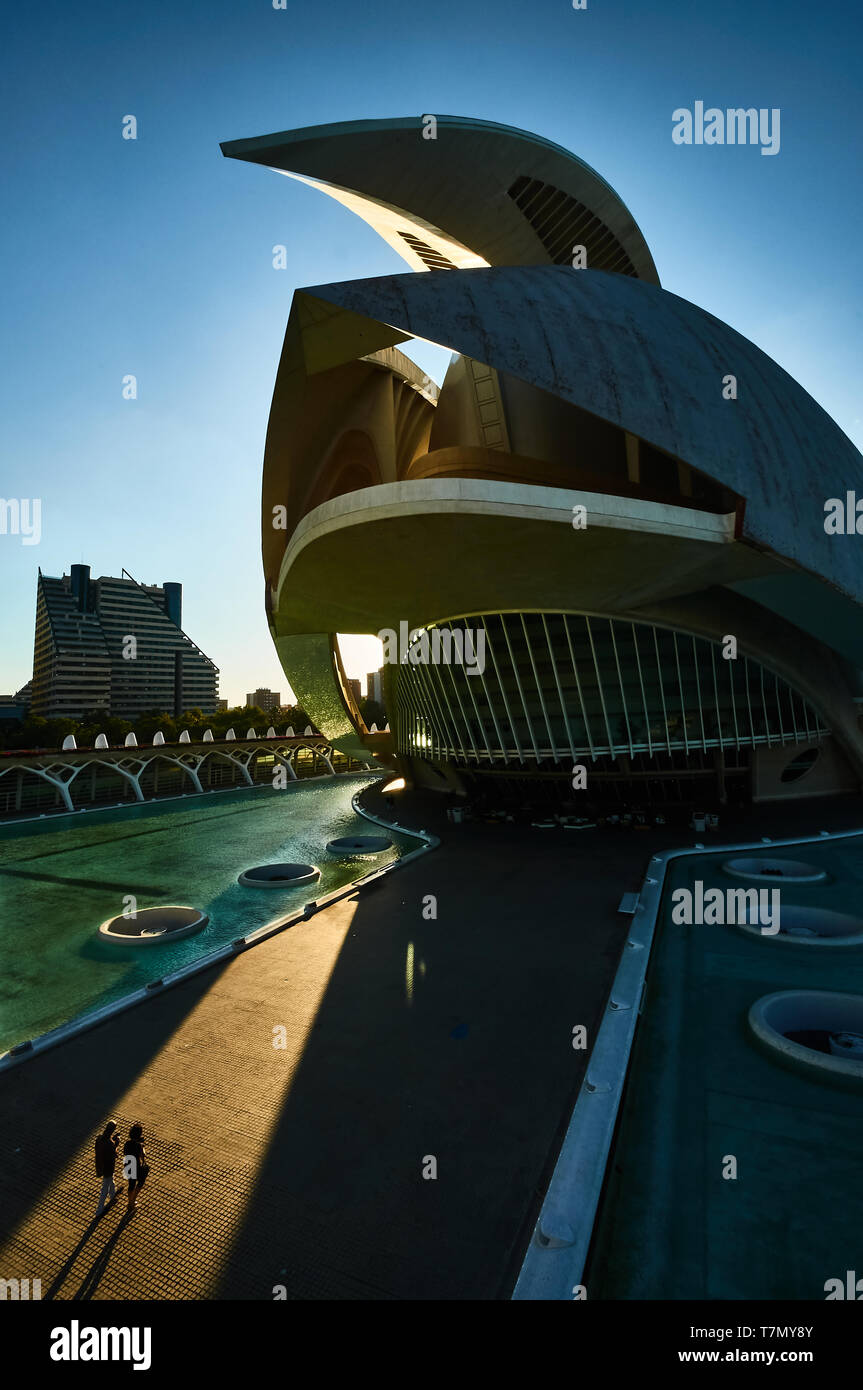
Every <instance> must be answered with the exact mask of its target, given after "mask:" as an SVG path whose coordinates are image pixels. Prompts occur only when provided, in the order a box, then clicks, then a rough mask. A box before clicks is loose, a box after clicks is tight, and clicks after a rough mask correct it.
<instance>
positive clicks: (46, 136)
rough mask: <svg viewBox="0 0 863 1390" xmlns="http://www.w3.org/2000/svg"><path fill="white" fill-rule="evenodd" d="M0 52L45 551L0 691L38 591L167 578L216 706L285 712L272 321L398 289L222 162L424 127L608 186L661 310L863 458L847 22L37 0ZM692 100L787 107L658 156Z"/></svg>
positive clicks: (12, 431)
mask: <svg viewBox="0 0 863 1390" xmlns="http://www.w3.org/2000/svg"><path fill="white" fill-rule="evenodd" d="M4 39H5V43H4V48H5V53H4V84H3V85H4V91H3V93H2V97H0V104H2V105H0V109H2V117H3V137H4V138H3V185H4V194H5V196H4V200H3V202H4V212H3V214H2V224H0V249H2V256H3V267H4V272H5V274H4V281H5V288H4V299H5V306H4V307H5V312H4V314H3V326H2V361H0V367H2V371H0V396H2V399H0V430H2V454H0V459H2V464H0V496H2V497H7V498H8V497H40V498H41V499H42V515H43V519H42V540H41V543H40V544H39V545H38V546H23V545H22V544H21V541H20V538H19V537H13V536H0V594H2V600H0V691H4V692H5V691H10V690H13V689H15V688H17V687H18V686H20V685H22V684H23V683H24V681H25V680H27V679H28V678H29V676H30V674H31V669H32V642H33V619H34V608H35V586H36V570H37V566H38V565H41V566H42V569H43V570H44V571H45V572H46V573H48V574H61V573H63V571H64V570H68V568H69V565H70V564H72V563H74V562H76V561H80V560H84V561H85V562H86V563H88V564H90V565H91V566H92V569H93V573H94V574H95V575H99V574H119V573H120V570H121V567H122V566H125V567H126V568H127V569H128V570H130V571H131V573H132V574H133V575H135V577H136V578H138V579H140V580H141V581H144V582H148V583H161V582H163V581H164V580H167V579H175V580H180V581H182V583H183V586H184V601H185V610H184V625H185V627H186V629H187V631H188V632H189V634H190V635H191V636H192V638H193V639H194V640H195V641H196V642H197V643H198V644H199V645H200V646H201V647H202V648H203V650H204V651H206V652H207V653H208V655H209V656H211V657H212V658H213V660H214V661H215V662H216V663H217V665H218V666H219V667H220V668H221V671H222V681H221V693H222V695H223V696H226V697H228V699H229V700H230V701H231V702H232V703H233V702H234V701H236V700H239V699H241V698H243V697H244V695H245V692H246V690H248V689H253V688H254V687H256V686H258V685H269V686H272V687H273V688H275V689H279V690H283V691H284V690H285V689H286V688H287V686H286V681H285V679H284V676H283V675H282V673H281V669H280V667H279V664H278V661H277V660H276V657H275V653H274V651H273V649H272V645H271V642H270V638H269V633H268V631H267V626H266V622H265V619H264V609H263V583H262V577H261V565H260V554H259V486H260V473H261V459H262V454H263V445H264V435H265V430H266V424H267V415H268V411H269V405H270V396H271V392H272V387H273V381H274V377H275V371H276V365H277V362H278V357H279V352H280V348H281V342H282V337H283V334H284V329H285V323H286V321H287V317H288V312H289V309H290V302H291V295H292V292H293V290H294V288H295V287H297V286H302V285H314V284H320V283H324V282H327V281H333V280H348V279H353V278H359V277H363V276H367V275H385V274H389V273H399V272H403V271H404V270H405V266H404V263H403V262H402V261H401V260H400V259H399V258H398V257H397V256H396V254H395V252H393V251H391V250H390V249H389V248H388V247H387V246H386V245H385V244H384V243H383V242H381V241H379V240H378V238H377V237H376V236H375V234H374V233H373V232H372V231H371V230H370V229H369V228H367V227H366V226H365V224H364V223H362V222H361V221H360V220H359V219H358V218H355V217H353V216H352V215H351V214H350V213H349V212H347V211H346V210H345V209H344V208H341V207H339V206H338V205H337V204H335V203H333V202H332V201H331V200H329V199H327V198H324V197H322V196H321V195H319V194H316V193H315V191H314V190H312V189H309V188H306V187H304V186H302V185H301V184H297V183H295V182H294V181H292V180H290V179H285V178H282V177H280V176H278V175H277V174H274V173H272V172H271V171H269V170H265V169H261V168H258V167H255V166H252V165H243V164H240V163H237V162H235V161H231V160H225V159H223V157H222V155H221V153H220V151H219V141H220V140H232V139H238V138H240V137H245V136H253V135H259V134H264V133H268V132H271V131H278V130H286V129H291V128H293V127H297V126H305V125H316V124H320V123H325V122H328V121H339V120H352V119H359V118H363V117H383V116H400V115H409V114H416V115H419V114H421V113H423V112H432V113H439V114H449V115H465V116H474V117H480V118H484V119H488V120H495V121H500V122H503V123H505V124H509V125H514V126H520V127H523V128H525V129H528V130H531V131H535V132H537V133H538V134H541V135H544V136H546V137H548V138H549V139H551V140H553V141H555V142H557V143H558V144H561V145H564V146H565V147H567V148H569V149H571V150H573V151H574V152H575V153H577V154H578V155H580V156H581V157H582V158H583V159H585V160H587V162H588V163H590V164H592V165H593V166H594V167H595V168H596V169H597V170H598V171H599V172H600V173H601V174H602V175H603V176H604V177H605V178H606V179H607V180H608V181H609V183H611V184H612V185H613V186H614V187H615V188H616V189H617V191H618V192H619V193H620V195H621V196H622V197H623V199H624V200H625V202H626V203H627V204H628V205H629V207H630V209H631V210H632V212H633V214H634V216H635V217H636V220H637V221H638V222H639V224H640V226H641V229H642V231H643V232H644V234H645V236H646V238H647V241H648V243H649V244H650V246H651V249H652V251H653V254H654V258H655V260H656V263H657V266H658V268H659V272H660V276H661V277H662V281H663V284H664V286H665V288H666V289H669V290H672V291H673V292H674V293H676V294H680V295H683V296H684V297H685V298H687V299H691V300H694V301H695V302H696V303H698V304H700V305H702V306H703V307H705V308H706V309H708V310H710V311H711V312H713V313H715V314H717V315H719V316H720V317H722V318H724V319H725V320H726V321H727V322H729V323H730V324H732V325H733V326H734V327H735V328H736V329H738V330H739V331H740V332H741V333H743V334H745V335H746V336H747V337H749V338H751V339H752V340H753V341H754V342H756V343H757V344H758V345H759V346H760V347H762V348H763V349H764V350H765V351H766V352H768V353H769V354H770V355H771V356H773V357H774V358H776V360H777V361H779V362H780V363H781V364H782V366H783V367H785V368H786V370H788V371H789V372H790V373H791V374H792V375H793V376H795V377H796V378H797V379H798V380H799V381H800V382H801V383H802V384H803V385H804V386H805V387H806V388H807V390H809V391H810V392H811V393H812V395H813V396H814V397H815V398H816V400H818V401H819V402H820V403H821V404H822V405H823V406H824V407H825V409H826V410H828V411H829V412H830V414H831V415H833V417H834V418H835V419H836V421H837V422H838V424H839V425H840V426H841V427H842V429H844V430H845V431H846V433H847V434H849V435H850V437H851V438H852V439H853V440H854V442H855V443H856V444H857V446H858V447H860V446H861V444H863V426H861V417H863V408H861V404H860V367H861V337H863V319H861V306H863V294H861V278H860V269H859V260H860V253H861V232H860V228H861V222H863V216H861V214H863V195H861V168H863V159H861V143H863V142H862V141H861V132H863V120H861V115H860V107H859V100H860V80H859V73H860V61H861V47H863V43H861V40H863V16H861V12H860V10H859V6H858V3H857V2H856V0H844V3H843V0H840V3H836V4H831V5H814V4H811V3H802V0H790V3H779V2H778V0H775V2H774V3H768V2H767V0H727V2H726V3H724V4H715V5H709V4H707V3H695V0H661V3H659V4H649V3H637V0H627V3H619V0H588V8H587V10H585V11H574V10H573V9H572V6H571V3H570V0H531V3H529V4H528V3H519V4H515V3H512V0H503V3H499V2H498V0H474V3H473V4H471V3H465V2H464V0H458V2H457V3H456V2H455V0H435V3H434V4H431V5H422V4H420V5H414V6H409V5H406V4H404V0H400V2H399V3H394V2H393V0H370V3H368V4H366V5H362V6H360V5H356V4H352V5H349V4H346V3H344V0H330V3H328V4H309V3H306V2H305V0H288V8H287V10H274V9H273V8H272V4H271V0H184V3H182V4H180V3H176V0H150V3H148V4H146V5H130V6H125V5H118V4H116V3H111V4H101V3H95V4H88V5H86V6H73V5H69V4H68V3H56V0H48V3H45V4H39V5H37V6H33V7H31V8H30V9H29V12H26V13H25V10H24V7H23V6H21V7H19V13H18V15H17V16H14V15H13V14H12V13H9V14H8V15H7V18H6V33H5V35H4ZM696 100H704V102H705V103H706V105H708V106H709V105H715V106H718V107H721V108H725V107H728V106H734V107H736V106H746V107H748V106H755V107H759V108H760V107H768V108H773V107H779V108H780V109H781V113H782V115H781V136H782V143H781V151H780V153H779V154H778V155H776V156H775V157H765V156H762V155H761V154H760V153H759V150H758V148H757V147H734V146H725V147H720V146H715V147H713V146H711V147H708V146H702V147H696V146H692V147H686V146H678V145H675V144H674V143H673V142H672V140H671V128H672V122H671V113H672V111H673V110H674V108H676V107H680V106H689V107H691V106H692V104H693V103H694V102H695V101H696ZM127 114H134V115H135V116H136V117H137V120H138V139H137V141H135V142H132V141H126V140H123V139H122V138H121V122H122V118H123V116H125V115H127ZM276 243H282V244H284V245H285V246H286V247H287V249H288V269H287V270H284V271H276V270H274V269H273V268H272V257H271V248H272V246H273V245H274V244H276ZM427 360H428V361H431V360H432V359H431V358H428V359H427ZM424 364H425V362H424ZM126 373H134V374H135V375H136V376H137V378H138V386H139V398H138V400H137V401H134V402H131V401H124V400H123V399H122V397H121V380H122V377H123V376H124V375H125V374H126ZM837 482H838V483H840V484H841V482H842V480H841V479H840V480H837ZM354 673H356V674H358V673H359V671H358V670H357V671H355V672H354Z"/></svg>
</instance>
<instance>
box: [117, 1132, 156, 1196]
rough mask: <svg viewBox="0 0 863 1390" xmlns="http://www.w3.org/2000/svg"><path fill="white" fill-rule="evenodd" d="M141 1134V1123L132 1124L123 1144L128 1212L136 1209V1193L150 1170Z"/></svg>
mask: <svg viewBox="0 0 863 1390" xmlns="http://www.w3.org/2000/svg"><path fill="white" fill-rule="evenodd" d="M143 1134H144V1128H143V1125H132V1127H131V1129H130V1130H129V1138H128V1139H127V1140H126V1142H125V1144H124V1145H123V1176H124V1177H125V1178H127V1179H128V1182H129V1187H128V1196H129V1205H128V1207H127V1211H129V1212H133V1211H137V1210H138V1194H139V1193H140V1191H141V1188H142V1187H143V1186H144V1183H145V1182H146V1180H147V1174H148V1173H149V1171H150V1165H149V1163H148V1162H147V1150H146V1149H145V1148H144V1145H143V1144H142V1142H141V1140H142V1138H143Z"/></svg>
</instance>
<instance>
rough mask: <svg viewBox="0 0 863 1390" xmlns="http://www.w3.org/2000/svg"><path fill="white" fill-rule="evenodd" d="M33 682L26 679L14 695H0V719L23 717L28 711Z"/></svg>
mask: <svg viewBox="0 0 863 1390" xmlns="http://www.w3.org/2000/svg"><path fill="white" fill-rule="evenodd" d="M32 686H33V682H32V681H28V682H27V684H26V685H22V687H21V689H20V690H19V691H17V692H16V693H15V694H14V695H0V719H25V718H26V717H27V714H28V713H29V711H30V699H31V691H32Z"/></svg>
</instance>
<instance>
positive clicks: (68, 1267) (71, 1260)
mask: <svg viewBox="0 0 863 1390" xmlns="http://www.w3.org/2000/svg"><path fill="white" fill-rule="evenodd" d="M104 1214H105V1213H104V1211H103V1212H100V1213H99V1215H98V1216H94V1217H93V1219H92V1220H91V1222H90V1224H89V1226H88V1227H87V1229H86V1230H85V1232H84V1234H83V1235H82V1237H81V1239H80V1240H79V1241H78V1244H77V1245H76V1246H75V1249H74V1250H73V1251H72V1253H71V1255H69V1257H68V1258H67V1260H66V1262H65V1264H63V1266H62V1267H61V1268H60V1269H59V1270H58V1271H57V1274H56V1276H55V1278H54V1280H53V1282H52V1284H51V1287H50V1288H49V1289H48V1290H47V1292H46V1293H45V1294H44V1295H43V1302H45V1301H47V1300H48V1299H51V1298H56V1297H57V1295H58V1294H59V1292H60V1289H61V1288H62V1286H63V1283H64V1281H65V1280H66V1278H67V1276H68V1275H69V1274H71V1272H72V1270H73V1268H74V1265H75V1261H76V1260H77V1258H78V1256H79V1255H80V1253H81V1251H82V1250H83V1249H84V1246H85V1245H86V1244H87V1241H88V1240H89V1239H90V1237H91V1235H92V1234H93V1232H94V1231H95V1229H96V1227H97V1226H98V1224H99V1222H100V1221H101V1219H102V1217H103V1216H104Z"/></svg>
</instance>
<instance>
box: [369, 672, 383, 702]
mask: <svg viewBox="0 0 863 1390" xmlns="http://www.w3.org/2000/svg"><path fill="white" fill-rule="evenodd" d="M382 675H383V672H382V671H369V674H368V675H367V676H366V690H367V691H368V698H369V699H370V700H376V701H377V703H378V704H379V705H383V702H384V692H383V681H382V680H381V677H382Z"/></svg>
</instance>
